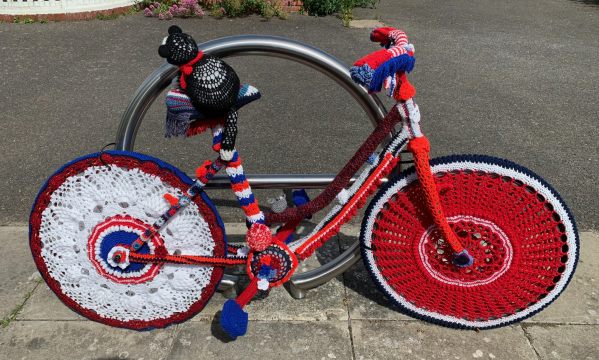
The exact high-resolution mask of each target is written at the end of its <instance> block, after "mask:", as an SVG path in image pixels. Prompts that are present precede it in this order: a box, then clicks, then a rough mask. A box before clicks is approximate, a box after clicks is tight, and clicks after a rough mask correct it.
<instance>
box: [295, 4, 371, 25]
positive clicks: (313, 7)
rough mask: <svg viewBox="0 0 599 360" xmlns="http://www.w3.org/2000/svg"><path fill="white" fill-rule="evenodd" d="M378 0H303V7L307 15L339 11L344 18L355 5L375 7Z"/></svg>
mask: <svg viewBox="0 0 599 360" xmlns="http://www.w3.org/2000/svg"><path fill="white" fill-rule="evenodd" d="M379 1H380V0H304V5H303V9H304V10H305V11H306V12H307V13H308V14H309V15H315V16H326V15H331V14H334V13H336V12H341V13H342V16H343V18H344V19H346V18H351V11H352V9H353V8H356V7H372V8H374V7H376V4H377V3H378V2H379ZM344 21H345V20H344Z"/></svg>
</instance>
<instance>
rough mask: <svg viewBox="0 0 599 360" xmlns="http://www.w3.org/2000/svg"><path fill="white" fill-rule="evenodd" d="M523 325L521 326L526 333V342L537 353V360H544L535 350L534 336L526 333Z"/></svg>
mask: <svg viewBox="0 0 599 360" xmlns="http://www.w3.org/2000/svg"><path fill="white" fill-rule="evenodd" d="M522 325H523V324H519V326H520V329H522V332H523V333H524V338H525V339H526V342H527V343H528V345H529V346H530V347H531V348H532V351H534V352H535V355H537V359H539V360H541V359H542V358H541V354H539V352H538V351H537V349H536V348H535V346H534V344H533V343H532V336H531V335H530V334H529V333H528V332H527V331H526V329H525V328H524V326H522Z"/></svg>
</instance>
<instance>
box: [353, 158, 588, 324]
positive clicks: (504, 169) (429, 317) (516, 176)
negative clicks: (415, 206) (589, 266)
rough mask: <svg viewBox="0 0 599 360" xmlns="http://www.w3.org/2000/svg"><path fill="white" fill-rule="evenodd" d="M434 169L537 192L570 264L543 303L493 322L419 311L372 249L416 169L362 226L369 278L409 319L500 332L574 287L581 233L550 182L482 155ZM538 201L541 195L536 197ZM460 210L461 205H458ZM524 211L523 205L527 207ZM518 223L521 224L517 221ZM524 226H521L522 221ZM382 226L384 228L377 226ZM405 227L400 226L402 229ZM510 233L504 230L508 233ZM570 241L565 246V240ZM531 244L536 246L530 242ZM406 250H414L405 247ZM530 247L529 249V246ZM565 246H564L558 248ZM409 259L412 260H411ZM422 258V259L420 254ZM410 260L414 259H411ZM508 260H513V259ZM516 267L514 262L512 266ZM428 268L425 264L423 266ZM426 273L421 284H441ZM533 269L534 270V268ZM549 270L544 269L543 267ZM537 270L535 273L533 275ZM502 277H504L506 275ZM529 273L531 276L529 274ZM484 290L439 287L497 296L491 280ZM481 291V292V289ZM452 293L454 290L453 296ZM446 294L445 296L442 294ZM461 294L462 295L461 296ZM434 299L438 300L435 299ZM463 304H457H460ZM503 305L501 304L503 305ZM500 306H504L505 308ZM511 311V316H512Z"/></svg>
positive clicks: (392, 187) (438, 163)
mask: <svg viewBox="0 0 599 360" xmlns="http://www.w3.org/2000/svg"><path fill="white" fill-rule="evenodd" d="M431 169H432V171H433V173H446V174H453V173H457V172H461V173H466V174H467V173H470V174H476V173H477V172H480V173H481V174H482V173H486V174H490V176H491V177H494V176H495V175H494V174H496V176H497V179H499V180H501V179H504V178H505V179H513V180H512V181H514V183H516V184H517V183H518V182H521V183H522V184H524V186H523V187H525V188H530V191H534V192H533V194H538V198H539V200H538V201H546V202H547V204H548V205H547V206H548V207H549V208H550V209H552V210H551V211H550V213H551V212H553V213H554V214H555V215H554V216H555V217H556V218H558V219H560V225H559V226H558V228H560V231H561V232H562V233H563V235H562V238H563V239H562V240H561V241H564V242H565V243H564V244H565V245H567V247H566V248H565V249H567V251H568V254H569V256H568V258H567V261H566V263H564V264H563V272H561V273H560V274H558V275H559V276H558V277H556V279H554V284H553V287H552V288H549V289H548V290H547V293H546V294H543V296H540V297H539V298H536V297H535V298H534V299H533V300H532V301H531V302H530V303H529V304H528V305H527V306H525V307H524V308H521V309H512V311H513V313H510V312H508V313H498V314H497V315H496V316H493V317H490V318H488V319H482V318H479V319H470V318H469V319H465V318H462V317H456V316H452V315H448V314H447V313H446V312H445V311H444V310H443V308H437V309H434V308H423V307H420V306H417V305H416V304H415V303H414V301H415V300H414V299H411V298H406V297H404V295H403V294H402V293H399V292H398V290H397V289H398V288H400V287H398V284H401V283H402V281H407V280H405V279H403V278H397V279H396V278H393V279H391V278H389V277H388V276H387V275H386V274H385V269H384V267H385V266H384V265H383V264H382V263H381V260H380V259H378V258H377V257H376V253H377V251H384V249H377V246H375V245H374V244H373V242H372V241H373V239H374V238H375V235H374V234H375V233H376V232H377V231H379V232H380V231H383V232H384V231H386V230H385V229H382V230H381V229H380V228H379V230H376V226H375V223H377V222H378V221H379V218H380V217H381V215H382V216H383V218H384V217H385V216H387V215H384V214H380V213H381V212H384V211H385V210H384V209H386V208H394V207H395V206H396V205H395V204H388V203H389V202H392V201H393V198H394V197H395V196H397V194H403V192H402V191H405V190H404V189H406V188H407V187H408V186H409V185H410V184H412V183H413V182H414V181H415V180H416V179H417V176H416V173H415V172H414V168H412V169H410V170H408V171H406V172H404V173H403V174H402V175H401V176H400V177H399V178H397V179H395V180H393V181H391V182H389V183H387V184H385V186H384V187H383V188H382V189H381V190H380V191H379V193H378V194H377V196H376V197H375V198H374V199H373V201H372V202H371V204H370V206H369V207H368V209H367V210H366V213H365V216H364V220H363V222H362V229H361V232H360V242H361V249H362V257H363V259H364V262H365V265H366V268H367V269H368V271H369V272H370V274H371V275H372V278H373V279H374V281H375V283H376V284H377V285H378V287H379V288H380V289H381V290H382V291H383V292H384V293H385V294H386V295H387V296H388V297H389V298H390V299H391V300H392V302H393V303H394V304H395V305H397V306H398V307H399V308H400V309H401V310H402V311H404V312H406V313H407V314H409V315H411V316H414V317H416V318H419V319H423V320H426V321H429V322H432V323H436V324H440V325H443V326H448V327H454V328H468V329H472V328H478V329H490V328H495V327H500V326H506V325H509V324H511V323H514V322H518V321H521V320H523V319H525V318H528V317H530V316H532V315H534V314H536V313H537V312H539V311H541V310H542V309H544V308H545V307H547V306H548V305H549V304H550V303H551V302H552V301H554V300H555V299H556V298H557V297H558V295H559V294H560V293H562V292H563V291H564V290H565V288H566V286H567V285H568V283H569V282H570V280H571V278H572V275H573V273H574V270H575V268H576V263H577V260H578V256H579V238H578V232H577V229H576V224H575V222H574V218H573V217H572V215H571V213H570V210H569V209H568V208H567V206H566V205H565V203H564V202H563V200H562V199H561V198H560V196H559V195H558V194H557V192H555V190H553V188H552V187H551V186H550V185H549V184H548V183H547V182H545V181H544V180H543V179H542V178H540V177H538V175H536V174H534V173H533V172H531V171H530V170H528V169H526V168H524V167H522V166H520V165H517V164H514V163H512V162H510V161H507V160H503V159H498V158H493V157H488V156H481V155H461V156H448V157H443V158H438V159H433V160H432V161H431ZM535 196H537V195H535ZM458 206H459V205H458ZM523 206H524V205H523ZM467 208H468V207H467V206H466V208H465V209H467ZM462 211H474V212H477V211H478V212H482V211H484V209H478V210H477V209H474V208H473V209H471V210H462ZM461 218H464V219H460V220H463V221H471V220H472V219H468V214H464V216H461ZM515 220H516V219H515ZM455 221H458V218H456V219H455ZM520 221H522V220H520ZM514 224H519V222H518V221H515V222H514ZM497 225H502V226H504V227H506V226H510V224H497ZM378 226H380V225H378ZM397 226H400V225H397ZM504 229H505V228H504ZM423 231H424V232H426V229H423ZM564 239H565V240H564ZM531 241H532V240H531ZM406 246H409V244H408V245H406ZM524 246H526V245H524ZM559 246H561V245H559ZM414 248H415V249H418V247H414ZM514 251H518V249H514ZM520 252H522V250H520ZM406 256H407V255H406ZM421 256H422V254H421ZM408 260H409V259H408ZM508 260H509V259H508ZM410 261H419V260H417V259H413V260H410ZM510 261H511V260H510ZM424 265H426V264H424ZM424 265H423V267H422V271H423V274H425V275H423V278H422V279H423V280H422V281H430V279H431V278H433V279H434V278H436V276H435V274H428V273H427V272H426V271H425V270H424V269H426V266H424ZM511 265H512V266H529V265H530V264H524V265H514V263H512V264H511ZM530 266H532V265H530ZM543 268H545V267H543ZM532 269H533V268H531V269H530V271H533V270H532ZM501 271H504V270H503V269H502V270H501ZM517 271H518V269H517V268H514V269H508V270H507V273H512V272H517ZM525 271H528V270H525ZM536 271H537V270H534V271H533V272H532V273H529V272H526V275H522V276H527V277H529V276H532V277H536V276H537V275H536ZM553 271H557V268H556V269H553ZM513 276H514V274H512V275H510V276H507V275H506V276H505V277H501V274H498V277H492V278H490V279H491V280H492V281H498V280H497V279H499V281H501V280H504V281H510V279H512V278H513ZM481 284H482V285H480V286H478V285H479V284H476V283H473V282H470V283H464V284H458V285H455V284H448V283H447V282H445V281H439V283H438V285H437V286H439V287H442V288H443V289H445V288H444V287H447V286H458V287H460V288H462V289H463V290H461V291H463V296H466V297H467V296H472V297H477V298H478V296H481V294H475V293H474V292H475V291H483V292H488V294H492V293H491V292H492V291H493V287H492V286H491V285H494V284H493V283H489V282H488V281H487V280H486V281H484V282H481ZM477 286H478V288H476V287H477ZM464 289H468V290H464ZM448 290H449V289H446V290H445V291H444V293H445V294H446V296H449V295H448V294H449V293H450V292H449V291H448ZM452 291H453V290H452ZM442 292H443V291H442ZM429 293H430V294H433V291H432V290H429ZM458 293H460V292H458ZM430 296H433V295H430ZM445 300H446V301H445V303H448V304H449V303H451V299H447V298H446V299H445ZM456 301H458V300H456ZM498 301H499V300H498ZM501 301H503V302H505V301H508V300H506V299H503V298H502V300H501ZM501 301H500V302H501ZM492 305H493V306H496V305H497V304H496V303H493V304H492ZM507 309H509V305H507ZM507 311H510V310H507Z"/></svg>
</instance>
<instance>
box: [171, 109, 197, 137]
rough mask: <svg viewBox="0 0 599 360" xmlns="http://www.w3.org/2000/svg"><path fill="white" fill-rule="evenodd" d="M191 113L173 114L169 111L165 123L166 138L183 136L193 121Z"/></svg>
mask: <svg viewBox="0 0 599 360" xmlns="http://www.w3.org/2000/svg"><path fill="white" fill-rule="evenodd" d="M192 115H193V113H191V112H173V111H170V110H167V112H166V122H165V123H164V136H165V137H167V138H170V137H172V136H183V135H185V133H186V132H187V129H188V128H189V124H191V122H192V121H193V120H192V119H191V116H192Z"/></svg>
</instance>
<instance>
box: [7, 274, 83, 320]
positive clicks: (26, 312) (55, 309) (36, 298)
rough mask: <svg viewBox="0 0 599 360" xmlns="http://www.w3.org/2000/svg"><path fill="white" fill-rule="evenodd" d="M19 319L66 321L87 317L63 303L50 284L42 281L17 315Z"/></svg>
mask: <svg viewBox="0 0 599 360" xmlns="http://www.w3.org/2000/svg"><path fill="white" fill-rule="evenodd" d="M17 320H49V321H64V320H85V317H83V316H81V315H79V314H77V313H76V312H74V311H73V310H71V309H70V308H69V307H68V306H66V305H65V304H63V303H62V301H60V299H59V298H58V297H57V296H56V295H55V294H54V293H53V292H52V290H50V288H49V287H48V285H46V283H45V282H42V283H41V284H40V286H38V288H37V289H36V290H35V292H34V293H33V295H32V296H31V297H30V298H29V300H27V302H26V303H25V306H24V307H23V310H21V312H20V313H19V314H18V315H17Z"/></svg>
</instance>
